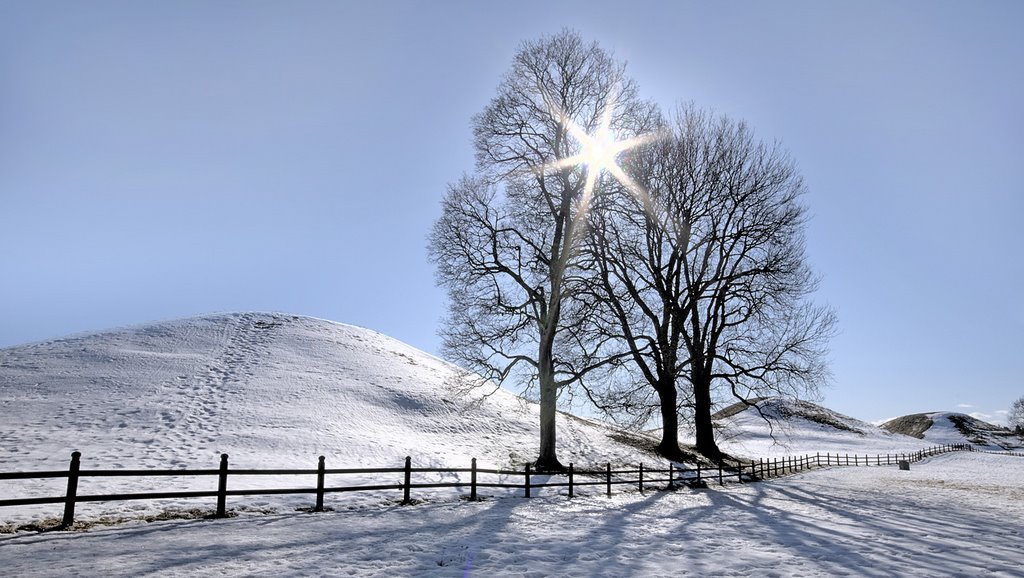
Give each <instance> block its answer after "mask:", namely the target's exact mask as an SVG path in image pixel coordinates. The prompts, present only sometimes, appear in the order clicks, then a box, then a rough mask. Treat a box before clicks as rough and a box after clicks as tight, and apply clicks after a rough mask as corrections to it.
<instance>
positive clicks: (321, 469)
mask: <svg viewBox="0 0 1024 578" xmlns="http://www.w3.org/2000/svg"><path fill="white" fill-rule="evenodd" d="M954 451H975V450H974V448H973V447H972V446H971V445H969V444H949V445H941V446H934V447H931V448H928V449H923V450H920V451H917V452H912V453H900V454H886V455H881V454H878V455H874V456H871V455H859V454H852V455H851V454H838V453H836V454H832V453H824V454H822V453H816V454H814V455H811V454H805V455H803V456H792V457H783V458H771V459H759V460H755V461H735V460H732V461H729V462H727V463H720V464H716V465H714V466H710V467H709V466H702V465H700V464H699V463H698V464H697V465H696V466H693V467H690V466H687V467H682V466H678V465H676V464H674V463H669V464H668V467H667V468H663V467H656V468H648V467H646V466H645V465H644V464H639V465H638V466H637V467H636V468H613V467H612V464H610V463H609V464H605V465H604V467H597V468H589V469H576V468H575V466H574V464H569V467H568V468H566V470H565V471H563V472H555V473H552V472H543V473H539V472H536V471H534V470H533V468H532V466H531V465H530V464H526V465H525V466H524V468H523V469H522V470H518V469H489V468H479V467H477V460H476V458H473V459H472V462H471V464H470V467H468V468H414V467H412V458H411V457H406V458H405V464H404V465H403V466H402V467H393V468H345V469H334V468H327V467H326V464H325V458H324V456H320V458H319V461H318V463H317V467H316V468H310V469H242V468H230V467H229V464H228V455H227V454H221V456H220V465H219V467H218V468H216V469H196V470H187V469H167V470H153V469H150V470H122V469H115V470H83V469H81V457H82V455H81V453H80V452H73V453H72V454H71V462H70V464H69V466H68V469H67V470H53V471H36V472H0V480H45V479H52V478H65V479H66V480H67V490H66V492H65V494H64V495H63V496H46V497H32V498H10V499H9V498H4V499H0V507H4V506H26V505H44V504H61V503H62V504H64V514H63V518H62V521H61V527H62V528H69V527H71V526H72V525H73V524H74V519H75V505H76V504H79V503H83V502H116V501H125V500H158V499H182V498H187V499H191V498H215V499H216V513H215V514H214V517H225V516H227V515H228V510H227V498H228V497H238V496H256V495H280V494H307V495H311V496H314V502H313V506H312V508H311V509H312V510H313V511H315V512H319V511H323V510H324V509H325V507H324V497H325V496H326V495H327V494H335V493H342V492H378V493H383V492H395V494H396V496H397V493H398V492H401V496H402V503H403V504H409V503H412V501H413V490H417V489H427V488H459V489H461V490H462V491H463V492H465V491H467V490H468V492H469V493H468V495H465V497H466V498H468V499H470V500H477V499H480V498H481V497H482V493H484V492H487V491H488V489H494V488H503V489H510V490H515V491H519V490H522V492H523V496H524V497H526V498H529V497H532V496H533V495H534V494H535V493H537V492H539V491H540V490H542V489H544V488H553V489H555V490H556V491H557V492H558V493H559V494H564V495H566V496H568V497H569V498H572V497H574V496H575V495H576V493H577V491H578V490H583V491H587V490H589V492H588V493H590V494H593V493H594V491H593V490H594V489H597V490H598V491H601V490H603V493H604V494H605V495H607V496H608V497H611V496H612V494H613V487H615V486H620V487H622V486H625V487H626V489H631V490H635V491H639V492H641V493H643V492H644V490H645V487H646V488H654V487H658V488H666V487H667V488H676V487H681V486H690V487H706V486H707V485H708V484H718V485H725V484H726V483H746V482H754V481H759V480H765V479H770V478H776V477H780V476H785V475H789V474H794V473H798V472H801V471H805V470H808V469H812V468H822V467H834V466H891V465H899V466H900V467H901V468H907V467H909V464H910V463H912V462H916V461H920V460H923V459H925V458H927V457H929V456H935V455H939V454H944V453H948V452H954ZM395 474H397V475H398V477H397V479H395V478H391V480H392V481H391V482H390V483H372V484H362V483H361V484H356V485H328V484H327V477H328V476H331V479H332V480H333V479H337V477H339V476H362V477H364V478H365V476H367V475H395ZM423 474H440V475H442V476H444V475H452V474H454V475H457V476H458V478H457V481H454V482H451V481H449V482H423V481H422V475H423ZM460 474H468V476H469V477H468V479H465V476H459V475H460ZM415 475H420V478H421V480H420V481H416V480H415V478H414V476H415ZM231 476H236V477H237V476H268V477H271V476H292V477H295V476H307V477H308V479H309V480H310V481H311V482H313V481H314V480H315V485H309V486H305V487H292V488H258V489H228V480H229V477H231ZM103 477H139V478H156V477H176V478H182V477H185V478H188V477H208V478H215V479H216V489H212V488H213V483H212V481H211V484H210V487H211V489H209V490H190V491H163V492H136V493H117V494H84V495H79V493H78V490H79V481H80V480H82V479H83V478H103ZM377 479H384V478H382V477H378V478H377ZM396 499H397V498H396Z"/></svg>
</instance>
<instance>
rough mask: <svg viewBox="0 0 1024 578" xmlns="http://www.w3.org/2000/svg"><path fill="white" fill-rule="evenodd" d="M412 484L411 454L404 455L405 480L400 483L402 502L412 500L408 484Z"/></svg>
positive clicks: (405, 502)
mask: <svg viewBox="0 0 1024 578" xmlns="http://www.w3.org/2000/svg"><path fill="white" fill-rule="evenodd" d="M411 485H412V456H405V482H404V483H403V484H402V503H403V504H408V503H410V502H412V499H410V496H409V490H410V489H411V488H409V486H411Z"/></svg>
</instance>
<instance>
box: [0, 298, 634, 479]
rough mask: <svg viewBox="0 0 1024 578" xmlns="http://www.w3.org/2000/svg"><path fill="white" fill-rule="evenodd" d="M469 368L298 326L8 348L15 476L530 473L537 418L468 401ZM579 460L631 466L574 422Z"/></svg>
mask: <svg viewBox="0 0 1024 578" xmlns="http://www.w3.org/2000/svg"><path fill="white" fill-rule="evenodd" d="M456 376H457V371H456V370H455V368H454V367H453V366H452V365H450V364H448V363H446V362H444V361H442V360H440V359H437V358H435V357H432V356H430V355H427V354H425V353H423V352H421V351H419V350H416V349H414V348H412V347H409V346H407V345H405V344H403V343H400V342H398V341H396V340H394V339H392V338H389V337H386V336H384V335H381V334H379V333H376V332H374V331H370V330H367V329H362V328H358V327H352V326H348V325H343V324H339V323H333V322H330V321H323V320H319V319H312V318H308V317H297V316H292V315H282V314H264V313H245V314H225V315H211V316H203V317H195V318H189V319H183V320H177V321H170V322H165V323H156V324H150V325H144V326H139V327H132V328H126V329H118V330H113V331H107V332H103V333H97V334H91V335H84V336H78V337H71V338H67V339H59V340H56V341H49V342H45V343H36V344H31V345H25V346H20V347H12V348H8V349H2V350H0V407H3V410H4V413H5V415H7V416H9V417H8V418H7V419H5V420H4V421H3V422H2V423H0V439H3V440H4V443H3V445H2V447H0V468H3V469H5V470H10V469H14V468H27V467H32V468H49V467H54V466H57V467H61V466H63V465H64V463H65V462H66V461H67V459H68V455H69V454H70V452H71V451H72V450H79V451H81V452H82V453H83V459H86V460H89V462H90V463H95V464H103V465H106V466H126V467H127V466H129V465H131V466H140V467H158V466H159V467H182V466H188V467H196V466H200V467H205V466H209V465H210V464H215V463H216V461H217V456H218V455H219V454H220V453H221V452H227V453H229V454H230V455H231V462H232V464H233V465H237V466H239V467H247V466H248V467H255V466H270V465H290V464H295V465H306V464H308V463H314V464H315V461H316V456H317V455H320V454H323V455H326V456H327V460H328V463H329V464H335V465H336V466H337V467H341V464H344V465H345V466H353V467H356V466H371V465H376V466H379V465H384V464H393V463H399V462H401V460H402V459H404V456H406V455H412V456H413V457H414V458H415V460H416V462H417V463H418V464H422V465H424V466H425V465H428V464H437V465H442V464H443V465H453V464H465V463H468V462H469V460H470V458H471V457H477V458H480V460H481V463H487V464H491V465H505V464H516V465H521V464H522V463H523V462H525V461H527V460H528V459H529V458H531V457H533V455H534V454H535V452H536V444H537V440H536V422H537V418H536V408H535V407H534V406H532V405H530V404H526V403H524V402H521V401H520V400H519V399H518V398H516V397H515V396H513V395H512V394H510V393H509V392H506V391H504V390H498V391H496V392H494V393H493V395H490V396H488V397H485V398H484V397H481V396H480V395H476V396H471V397H469V398H467V397H466V396H465V395H460V394H459V393H458V392H457V391H455V390H454V389H453V388H452V387H450V386H451V385H452V383H453V382H452V380H453V379H454V378H455V377H456ZM560 421H561V423H560V428H561V429H560V431H559V434H560V435H561V441H562V447H563V448H565V450H564V457H563V459H564V460H566V461H572V460H577V461H578V460H580V459H583V458H584V457H586V458H587V459H593V460H601V461H604V460H612V461H622V462H630V461H633V460H635V459H636V454H637V451H636V450H635V449H634V448H632V447H629V446H626V445H623V444H620V443H618V442H615V441H614V440H610V439H609V438H608V434H610V433H613V432H614V430H612V429H609V428H607V427H604V426H602V425H599V424H596V423H590V422H586V421H583V420H578V419H568V418H564V419H561V420H560Z"/></svg>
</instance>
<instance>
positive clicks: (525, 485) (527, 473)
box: [523, 463, 530, 498]
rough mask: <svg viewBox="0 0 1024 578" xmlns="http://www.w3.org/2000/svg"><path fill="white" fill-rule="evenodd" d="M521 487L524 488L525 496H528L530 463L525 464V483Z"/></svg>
mask: <svg viewBox="0 0 1024 578" xmlns="http://www.w3.org/2000/svg"><path fill="white" fill-rule="evenodd" d="M523 489H524V490H526V497H527V498H529V497H530V464H529V463H527V464H526V483H525V484H524V485H523Z"/></svg>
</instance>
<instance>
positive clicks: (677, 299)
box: [590, 105, 835, 458]
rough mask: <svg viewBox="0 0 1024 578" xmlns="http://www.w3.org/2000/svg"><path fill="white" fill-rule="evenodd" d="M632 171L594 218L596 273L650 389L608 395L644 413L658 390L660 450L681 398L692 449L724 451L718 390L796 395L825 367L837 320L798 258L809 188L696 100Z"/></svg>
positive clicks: (606, 306)
mask: <svg viewBox="0 0 1024 578" xmlns="http://www.w3.org/2000/svg"><path fill="white" fill-rule="evenodd" d="M628 170H629V171H630V172H631V173H632V174H633V175H634V177H635V184H634V186H631V187H623V188H622V190H620V191H619V194H617V195H609V196H607V197H604V198H602V199H601V202H600V207H599V208H598V209H596V210H595V211H593V213H592V215H591V220H592V222H593V228H594V229H595V232H596V234H594V235H592V236H591V237H590V239H591V243H590V246H591V247H592V248H593V253H594V255H595V257H594V269H595V270H596V271H597V272H598V274H597V275H596V276H595V277H593V278H592V279H591V280H592V281H593V280H594V279H595V278H596V280H597V283H596V285H597V287H598V290H597V291H596V292H595V295H596V297H595V299H597V300H598V301H600V303H602V309H603V310H604V311H606V312H607V313H606V315H607V319H605V320H604V321H603V322H602V324H599V328H600V332H604V334H607V335H609V336H610V337H614V338H616V339H617V340H619V341H620V342H621V343H623V344H624V347H625V349H626V350H627V351H628V352H629V354H630V355H631V358H632V360H633V362H634V365H635V366H636V367H637V368H639V374H640V376H642V377H643V379H642V382H644V383H646V385H647V386H648V387H647V388H646V389H645V388H643V387H639V386H634V387H627V388H625V389H620V390H617V391H615V392H614V395H612V396H610V403H611V404H612V405H614V404H615V403H618V404H620V405H621V404H622V403H623V400H627V402H628V404H630V405H632V406H633V407H636V408H640V409H641V410H642V409H644V408H648V407H650V404H644V403H639V402H638V401H637V400H638V399H639V400H643V399H644V395H645V392H649V391H650V390H653V391H654V392H656V393H657V396H658V399H659V405H660V411H661V419H662V424H663V437H662V441H661V445H660V446H659V450H660V451H661V452H662V453H663V454H665V455H667V456H670V457H672V456H674V455H677V454H678V452H679V447H678V441H677V436H678V427H677V412H678V406H679V395H678V391H683V392H685V397H686V398H688V400H689V402H690V403H692V411H693V419H694V428H695V433H696V438H697V439H696V442H697V450H698V451H700V452H701V453H703V454H705V455H708V456H710V457H716V458H717V457H720V456H721V452H720V451H719V449H718V446H717V443H716V442H715V439H714V429H713V426H712V421H711V415H712V410H713V399H714V395H713V393H714V391H715V390H716V388H719V387H721V388H725V390H726V391H727V392H728V393H729V394H730V395H731V396H734V397H736V398H739V399H744V400H745V399H749V398H751V397H755V396H761V395H765V394H766V393H768V392H774V393H781V394H789V395H796V394H800V393H806V392H808V391H813V390H814V389H815V387H817V385H818V384H819V383H821V382H822V381H823V380H825V379H826V378H827V375H828V372H827V368H826V365H825V362H824V356H825V353H826V349H825V346H826V343H827V340H828V338H829V337H830V336H831V334H832V333H833V328H834V324H835V316H834V314H833V312H832V311H831V310H829V309H828V308H825V307H819V306H815V305H813V304H811V303H810V302H809V301H808V296H809V294H810V293H812V292H813V291H814V290H815V288H816V280H815V278H814V277H813V275H812V274H811V271H810V269H809V267H808V265H807V263H806V259H805V257H804V243H803V225H804V218H805V209H804V207H803V206H802V205H801V204H800V203H799V198H800V196H801V195H802V194H803V192H804V186H803V182H802V180H801V178H800V176H799V174H798V172H797V170H796V167H795V165H794V164H793V162H792V161H791V160H790V159H789V158H788V156H787V155H786V154H785V153H784V152H783V151H782V150H781V149H780V148H779V147H778V146H775V145H767V144H764V143H762V142H760V141H758V140H756V139H755V138H754V136H753V134H752V132H751V131H750V129H749V128H748V127H747V126H746V125H745V124H744V123H742V122H733V121H731V120H729V119H727V118H725V117H715V116H713V115H711V114H709V113H706V112H703V111H700V110H698V109H696V108H695V107H693V106H692V105H690V106H684V107H681V108H680V109H679V110H678V112H677V114H676V116H675V119H674V122H673V123H672V136H671V138H669V139H666V140H663V141H658V142H655V143H653V144H651V145H648V146H646V147H644V148H642V149H639V150H637V151H636V153H635V154H633V155H631V158H630V160H629V163H628ZM591 286H594V285H593V284H592V285H591ZM608 332H610V333H608ZM592 397H596V398H598V399H601V398H602V396H601V395H596V396H595V395H592ZM603 399H605V400H609V396H608V395H607V394H605V395H604V397H603ZM599 403H600V402H599Z"/></svg>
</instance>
